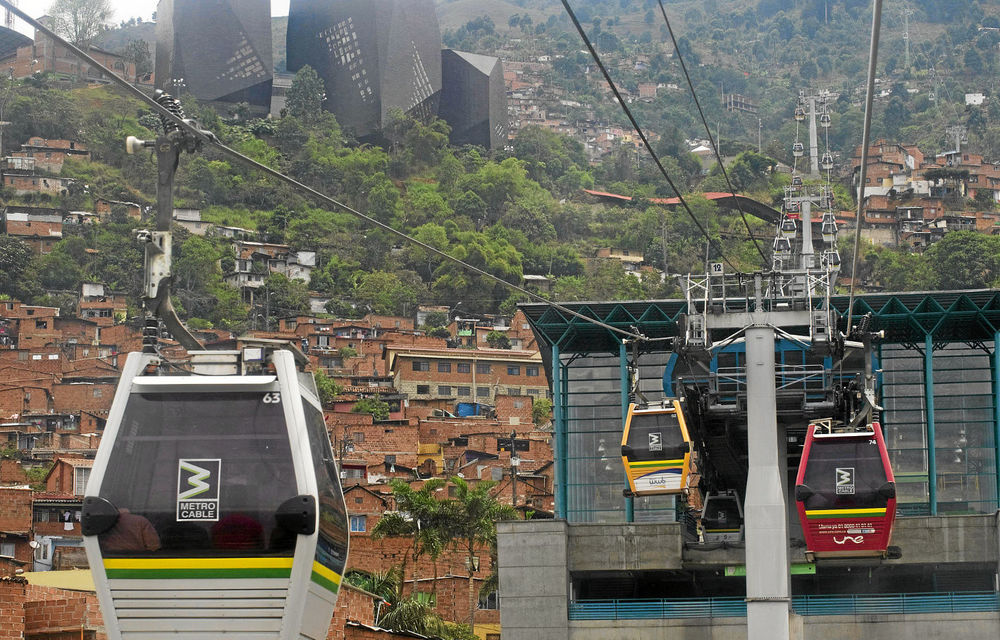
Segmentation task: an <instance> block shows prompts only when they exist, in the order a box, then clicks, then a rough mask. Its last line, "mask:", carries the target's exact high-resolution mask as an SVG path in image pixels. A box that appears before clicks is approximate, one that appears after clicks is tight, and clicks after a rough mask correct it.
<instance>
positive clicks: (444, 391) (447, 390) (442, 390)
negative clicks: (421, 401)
mask: <svg viewBox="0 0 1000 640" xmlns="http://www.w3.org/2000/svg"><path fill="white" fill-rule="evenodd" d="M438 395H439V396H450V395H451V387H449V386H448V385H441V386H439V387H438Z"/></svg>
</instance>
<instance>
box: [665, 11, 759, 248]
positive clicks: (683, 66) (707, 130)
mask: <svg viewBox="0 0 1000 640" xmlns="http://www.w3.org/2000/svg"><path fill="white" fill-rule="evenodd" d="M659 3H660V13H662V14H663V21H664V22H665V23H666V25H667V31H668V32H669V33H670V40H671V41H672V42H673V43H674V51H675V52H676V53H677V61H678V62H680V63H681V70H682V71H684V78H685V79H686V80H687V84H688V87H689V88H690V89H691V97H692V98H694V106H696V107H697V108H698V115H699V116H700V117H701V122H702V124H704V125H705V133H706V134H708V141H709V143H711V145H712V151H714V152H715V159H716V160H717V161H718V163H719V168H720V169H722V175H723V176H724V177H725V178H726V185H727V186H728V187H729V192H730V193H731V194H733V196H735V195H736V189H734V188H733V183H732V182H731V181H730V180H729V172H727V171H726V164H725V163H724V162H723V161H722V155H721V154H720V153H719V145H718V143H717V142H716V140H715V139H714V138H713V137H712V129H711V127H709V126H708V120H707V119H705V112H704V111H702V109H701V102H700V101H699V100H698V94H697V93H696V92H695V90H694V84H693V83H692V82H691V76H690V75H688V70H687V65H686V64H684V57H683V56H682V55H681V48H680V46H678V44H677V38H675V37H674V29H673V27H671V26H670V19H669V18H668V17H667V10H666V8H665V7H664V6H663V0H659ZM678 195H679V194H678ZM733 200H735V201H736V208H737V209H738V210H739V212H740V218H742V219H743V226H745V227H746V229H747V235H749V236H750V240H752V241H753V246H754V247H756V248H757V253H759V254H760V258H761V260H763V261H764V264H765V265H766V264H767V262H768V260H767V256H766V255H765V254H764V250H763V249H762V248H761V246H760V243H759V242H757V238H755V237H754V235H753V231H752V230H751V229H750V223H749V222H748V221H747V216H746V214H745V213H744V212H743V206H742V205H741V204H740V201H739V198H735V197H734V198H733Z"/></svg>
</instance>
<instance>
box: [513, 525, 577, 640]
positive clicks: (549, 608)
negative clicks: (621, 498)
mask: <svg viewBox="0 0 1000 640" xmlns="http://www.w3.org/2000/svg"><path fill="white" fill-rule="evenodd" d="M568 538H569V531H568V527H567V525H566V522H565V521H564V520H507V521H503V522H498V523H497V553H498V558H499V565H500V602H501V606H500V626H501V627H502V628H503V638H504V640H538V638H544V639H545V640H568V638H569V595H570V594H569V590H570V588H571V586H570V585H571V581H570V578H569V570H568V564H567V557H568V556H567V552H566V541H567V539H568Z"/></svg>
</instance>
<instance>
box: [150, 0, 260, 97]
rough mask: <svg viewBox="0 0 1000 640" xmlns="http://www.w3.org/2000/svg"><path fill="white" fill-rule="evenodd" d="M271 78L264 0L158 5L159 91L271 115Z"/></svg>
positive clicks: (165, 0) (163, 0) (167, 0)
mask: <svg viewBox="0 0 1000 640" xmlns="http://www.w3.org/2000/svg"><path fill="white" fill-rule="evenodd" d="M273 76H274V66H273V63H272V59H271V3H270V2H269V1H268V0H160V3H159V5H158V6H157V9H156V87H157V88H159V89H163V90H165V91H168V92H170V93H181V92H187V93H190V94H191V95H193V96H194V97H196V98H198V99H199V100H209V101H218V102H232V103H238V102H248V103H250V104H251V105H253V106H255V107H261V108H264V109H269V108H270V106H271V81H272V78H273ZM178 87H180V88H179V89H178Z"/></svg>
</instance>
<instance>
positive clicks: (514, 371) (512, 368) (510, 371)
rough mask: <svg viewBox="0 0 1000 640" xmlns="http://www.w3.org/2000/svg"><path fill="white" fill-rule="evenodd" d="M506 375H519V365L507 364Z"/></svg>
mask: <svg viewBox="0 0 1000 640" xmlns="http://www.w3.org/2000/svg"><path fill="white" fill-rule="evenodd" d="M507 375H509V376H519V375H521V365H517V364H510V365H507Z"/></svg>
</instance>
